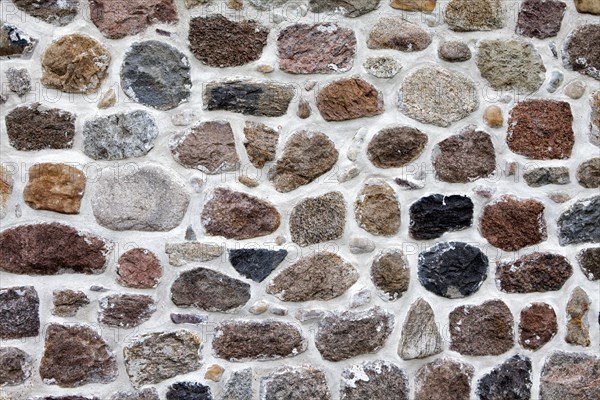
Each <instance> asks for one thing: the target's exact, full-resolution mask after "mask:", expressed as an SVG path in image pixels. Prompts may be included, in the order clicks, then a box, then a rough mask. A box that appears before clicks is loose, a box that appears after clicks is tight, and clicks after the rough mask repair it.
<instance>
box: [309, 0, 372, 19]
mask: <svg viewBox="0 0 600 400" xmlns="http://www.w3.org/2000/svg"><path fill="white" fill-rule="evenodd" d="M380 2H381V0H309V2H308V7H309V8H310V11H312V12H314V13H325V14H330V13H339V14H342V15H343V16H344V17H348V18H356V17H360V16H361V15H364V14H367V13H370V12H371V11H374V10H376V9H377V8H378V7H379V3H380Z"/></svg>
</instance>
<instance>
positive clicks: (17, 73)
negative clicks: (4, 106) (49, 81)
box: [5, 67, 31, 97]
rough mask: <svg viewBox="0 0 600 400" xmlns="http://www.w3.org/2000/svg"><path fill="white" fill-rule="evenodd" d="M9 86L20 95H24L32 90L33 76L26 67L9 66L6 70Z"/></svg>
mask: <svg viewBox="0 0 600 400" xmlns="http://www.w3.org/2000/svg"><path fill="white" fill-rule="evenodd" d="M5 74H6V79H7V80H8V88H9V89H10V90H11V91H12V92H15V93H16V94H17V95H18V96H19V97H22V96H24V95H25V94H27V93H28V92H29V91H30V90H31V77H30V76H29V72H27V69H26V68H20V69H17V68H12V67H11V68H9V69H7V70H6V73H5Z"/></svg>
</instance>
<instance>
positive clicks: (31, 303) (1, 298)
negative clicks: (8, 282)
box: [0, 286, 40, 339]
mask: <svg viewBox="0 0 600 400" xmlns="http://www.w3.org/2000/svg"><path fill="white" fill-rule="evenodd" d="M39 308H40V299H39V297H38V294H37V292H36V290H35V288H34V287H33V286H15V287H10V288H2V289H0V339H20V338H24V337H31V336H37V335H38V334H39V332H40V315H39Z"/></svg>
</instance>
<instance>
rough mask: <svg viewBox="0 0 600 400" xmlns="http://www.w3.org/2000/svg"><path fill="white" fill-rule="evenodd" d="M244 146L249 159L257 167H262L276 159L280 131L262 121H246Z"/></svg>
mask: <svg viewBox="0 0 600 400" xmlns="http://www.w3.org/2000/svg"><path fill="white" fill-rule="evenodd" d="M244 137H245V139H246V140H244V147H245V148H246V153H247V154H248V159H250V162H251V163H252V165H254V166H255V167H256V168H262V167H264V166H265V164H266V163H267V161H273V160H274V159H275V153H276V151H277V142H278V141H279V132H277V131H276V130H275V129H271V128H269V127H268V126H266V125H265V124H261V123H260V122H251V121H246V125H245V126H244Z"/></svg>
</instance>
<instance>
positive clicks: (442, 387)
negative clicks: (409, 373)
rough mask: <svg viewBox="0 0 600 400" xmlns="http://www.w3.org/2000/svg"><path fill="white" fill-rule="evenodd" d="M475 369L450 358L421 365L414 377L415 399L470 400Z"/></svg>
mask: <svg viewBox="0 0 600 400" xmlns="http://www.w3.org/2000/svg"><path fill="white" fill-rule="evenodd" d="M474 373H475V369H474V368H473V367H472V366H471V365H470V364H466V363H463V362H461V361H458V360H454V359H452V358H438V359H437V360H435V361H432V362H430V363H428V364H425V365H423V366H422V367H421V368H419V369H418V371H417V376H416V378H415V400H470V399H471V380H472V379H473V375H474Z"/></svg>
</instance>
